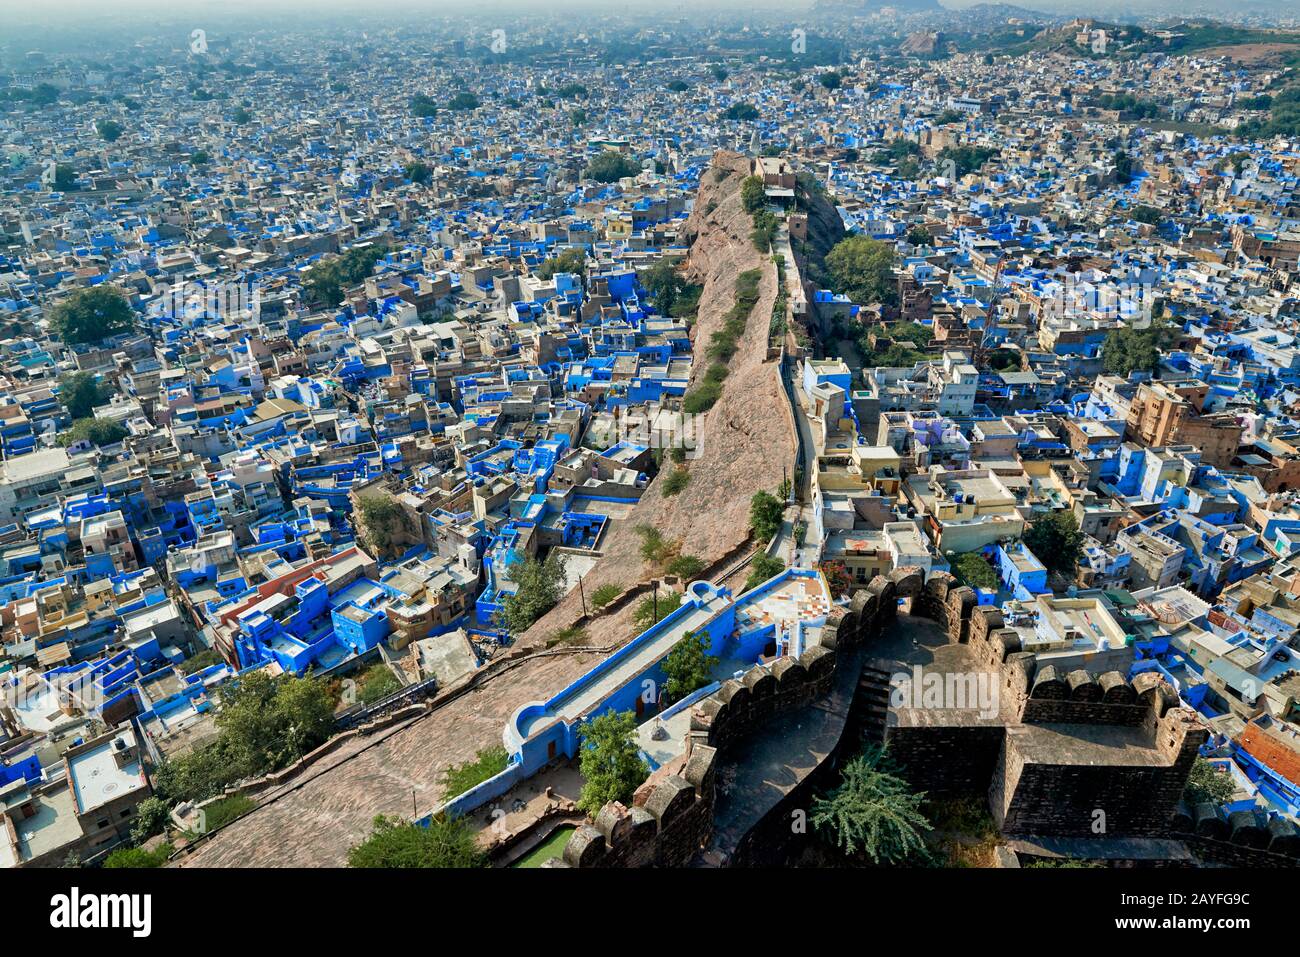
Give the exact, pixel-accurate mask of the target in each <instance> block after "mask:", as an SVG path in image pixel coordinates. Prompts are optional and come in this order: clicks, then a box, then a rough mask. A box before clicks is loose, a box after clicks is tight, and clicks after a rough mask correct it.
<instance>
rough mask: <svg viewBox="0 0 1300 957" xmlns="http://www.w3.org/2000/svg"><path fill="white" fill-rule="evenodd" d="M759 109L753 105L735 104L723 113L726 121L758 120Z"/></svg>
mask: <svg viewBox="0 0 1300 957" xmlns="http://www.w3.org/2000/svg"><path fill="white" fill-rule="evenodd" d="M758 115H759V114H758V107H756V106H755V105H754V104H753V103H733V104H732V105H731V106H729V107H727V109H726V110H724V111H723V113H722V118H723V119H724V120H756V119H758Z"/></svg>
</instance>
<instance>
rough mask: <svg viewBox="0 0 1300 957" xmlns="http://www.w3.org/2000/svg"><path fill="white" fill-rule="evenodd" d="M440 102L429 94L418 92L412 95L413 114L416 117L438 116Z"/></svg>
mask: <svg viewBox="0 0 1300 957" xmlns="http://www.w3.org/2000/svg"><path fill="white" fill-rule="evenodd" d="M437 113H438V104H437V103H435V102H434V101H433V99H432V98H431V97H429V96H426V95H425V94H423V93H417V94H415V96H413V97H411V115H412V116H416V117H421V118H423V117H427V116H436V115H437Z"/></svg>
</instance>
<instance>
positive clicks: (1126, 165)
mask: <svg viewBox="0 0 1300 957" xmlns="http://www.w3.org/2000/svg"><path fill="white" fill-rule="evenodd" d="M1111 162H1112V163H1114V164H1115V178H1116V179H1117V180H1119V182H1120V183H1123V184H1128V183H1131V182H1132V181H1133V159H1132V157H1130V156H1129V155H1128V154H1127V153H1125V152H1124V151H1123V150H1116V151H1115V153H1114V155H1113V156H1111Z"/></svg>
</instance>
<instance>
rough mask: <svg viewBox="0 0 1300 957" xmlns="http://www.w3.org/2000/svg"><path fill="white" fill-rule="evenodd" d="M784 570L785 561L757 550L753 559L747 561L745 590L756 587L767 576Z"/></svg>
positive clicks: (772, 575) (765, 579)
mask: <svg viewBox="0 0 1300 957" xmlns="http://www.w3.org/2000/svg"><path fill="white" fill-rule="evenodd" d="M783 571H785V562H783V561H781V559H779V558H773V557H772V556H770V555H767V554H765V553H764V552H759V553H758V554H757V555H755V556H754V560H753V561H752V562H750V563H749V576H748V577H747V578H746V579H745V588H744V590H745V591H749V590H750V589H751V588H757V587H758V586H759V585H761V584H763V582H765V581H767V580H768V579H769V578H773V577H775V576H776V575H779V574H781V572H783Z"/></svg>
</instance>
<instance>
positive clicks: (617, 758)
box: [578, 711, 649, 817]
mask: <svg viewBox="0 0 1300 957" xmlns="http://www.w3.org/2000/svg"><path fill="white" fill-rule="evenodd" d="M581 730H582V749H581V751H580V757H579V761H578V766H579V768H580V770H581V771H582V794H581V795H580V796H579V798H578V807H580V808H582V810H584V811H586V812H587V813H588V814H589V815H591V816H592V817H595V816H596V814H597V812H598V811H600V809H601V808H602V807H604V806H605V805H606V804H607V803H608V802H610V801H622V802H623V803H624V804H627V805H630V804H631V803H632V794H633V792H635V791H636V789H637V788H638V787H639V786H640V785H641V782H642V781H644V780H645V779H646V776H647V774H648V772H649V769H648V768H647V767H646V766H645V764H644V763H643V762H642V760H641V756H640V754H639V753H638V752H639V750H640V749H639V748H638V747H637V743H636V715H634V714H632V712H630V711H607V712H605V713H604V714H602V715H599V716H597V717H595V718H592V719H591V720H590V721H587V722H584V723H583V725H582V729H581Z"/></svg>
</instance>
